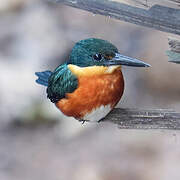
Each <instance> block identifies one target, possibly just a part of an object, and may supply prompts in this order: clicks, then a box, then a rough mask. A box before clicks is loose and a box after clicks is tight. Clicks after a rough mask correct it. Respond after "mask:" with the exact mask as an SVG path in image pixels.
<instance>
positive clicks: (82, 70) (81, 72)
mask: <svg viewBox="0 0 180 180" xmlns="http://www.w3.org/2000/svg"><path fill="white" fill-rule="evenodd" d="M68 68H69V69H70V71H71V72H72V73H73V74H75V75H76V76H77V77H80V76H95V75H96V76H97V75H102V74H112V73H113V72H114V71H115V70H117V69H119V70H121V66H120V65H118V66H88V67H79V66H76V65H73V64H69V65H68Z"/></svg>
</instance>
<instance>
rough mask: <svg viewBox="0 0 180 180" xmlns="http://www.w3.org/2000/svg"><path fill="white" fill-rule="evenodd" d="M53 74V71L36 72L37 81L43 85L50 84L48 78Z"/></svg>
mask: <svg viewBox="0 0 180 180" xmlns="http://www.w3.org/2000/svg"><path fill="white" fill-rule="evenodd" d="M51 74H52V72H51V71H43V72H35V75H36V76H37V77H38V79H36V82H37V83H38V84H41V85H43V86H48V79H49V77H50V76H51Z"/></svg>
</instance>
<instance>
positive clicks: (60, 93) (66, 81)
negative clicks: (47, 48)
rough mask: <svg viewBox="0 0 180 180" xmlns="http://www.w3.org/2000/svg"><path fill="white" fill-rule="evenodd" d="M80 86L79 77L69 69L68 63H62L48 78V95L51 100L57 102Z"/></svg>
mask: <svg viewBox="0 0 180 180" xmlns="http://www.w3.org/2000/svg"><path fill="white" fill-rule="evenodd" d="M77 86H78V79H77V77H76V76H75V75H73V74H72V72H71V71H70V70H69V69H68V66H67V64H63V65H60V66H59V67H57V68H56V69H55V71H54V72H53V73H52V74H51V76H50V77H49V80H48V87H47V97H48V98H49V99H50V100H51V102H53V103H56V102H58V101H59V100H60V99H62V98H64V97H65V96H66V93H72V92H73V91H74V90H75V89H76V88H77Z"/></svg>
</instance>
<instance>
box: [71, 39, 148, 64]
mask: <svg viewBox="0 0 180 180" xmlns="http://www.w3.org/2000/svg"><path fill="white" fill-rule="evenodd" d="M68 64H73V65H76V66H79V67H88V66H113V65H126V66H136V67H149V66H150V65H149V64H147V63H144V62H143V61H140V60H138V59H134V58H130V57H128V56H124V55H122V54H120V53H119V52H118V49H117V48H116V47H115V46H114V45H113V44H111V43H110V42H108V41H105V40H102V39H96V38H89V39H85V40H81V41H79V42H77V43H76V44H75V46H74V47H73V49H72V52H71V55H70V58H69V61H68Z"/></svg>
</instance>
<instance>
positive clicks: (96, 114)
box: [83, 105, 112, 121]
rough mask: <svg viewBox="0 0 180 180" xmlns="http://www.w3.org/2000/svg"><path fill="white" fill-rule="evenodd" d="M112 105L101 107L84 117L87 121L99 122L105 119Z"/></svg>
mask: <svg viewBox="0 0 180 180" xmlns="http://www.w3.org/2000/svg"><path fill="white" fill-rule="evenodd" d="M111 109H112V108H111V105H106V106H104V105H101V106H100V107H99V108H96V109H93V110H92V111H91V112H90V113H88V114H86V115H85V116H84V117H83V120H86V121H99V120H101V119H102V118H104V117H105V116H106V115H107V114H108V113H109V112H110V111H111Z"/></svg>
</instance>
